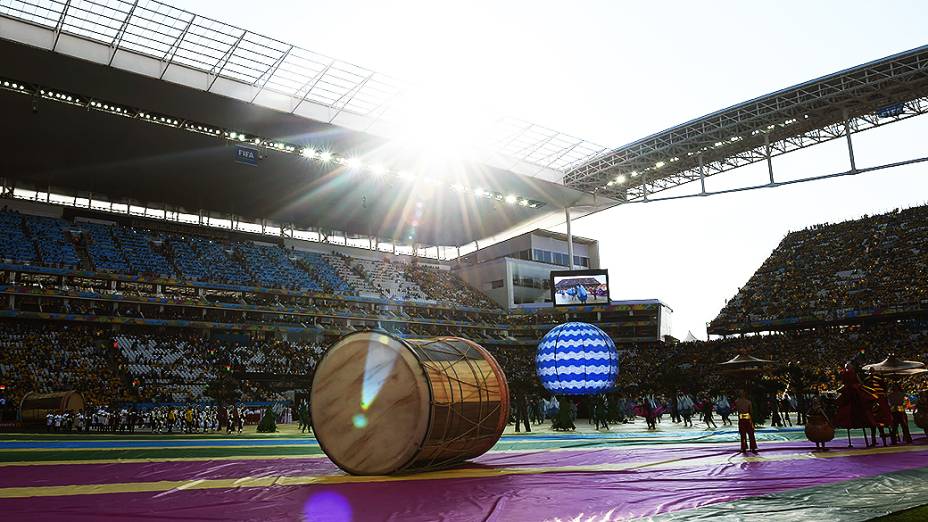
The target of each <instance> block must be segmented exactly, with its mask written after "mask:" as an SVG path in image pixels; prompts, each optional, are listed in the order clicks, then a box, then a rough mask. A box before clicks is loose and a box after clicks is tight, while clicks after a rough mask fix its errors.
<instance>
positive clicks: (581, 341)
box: [535, 323, 619, 395]
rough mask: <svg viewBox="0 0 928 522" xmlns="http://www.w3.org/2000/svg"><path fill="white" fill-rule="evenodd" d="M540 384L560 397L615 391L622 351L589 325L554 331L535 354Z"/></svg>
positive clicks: (547, 335) (563, 326) (602, 332)
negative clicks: (613, 389) (620, 352)
mask: <svg viewBox="0 0 928 522" xmlns="http://www.w3.org/2000/svg"><path fill="white" fill-rule="evenodd" d="M535 370H536V372H537V373H538V378H539V379H541V385H542V386H544V387H545V389H546V390H548V391H549V392H551V393H554V394H558V395H591V394H597V393H604V392H607V391H609V390H611V389H612V388H613V386H614V385H615V380H616V377H618V375H619V352H618V350H616V348H615V343H614V342H612V339H610V338H609V336H608V335H606V332H604V331H602V330H600V329H599V328H597V327H596V326H593V325H592V324H587V323H565V324H562V325H560V326H556V327H554V328H552V329H551V331H549V332H548V333H547V334H545V336H544V338H542V340H541V343H540V344H539V345H538V352H537V353H536V354H535Z"/></svg>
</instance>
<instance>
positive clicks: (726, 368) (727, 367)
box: [719, 353, 773, 373]
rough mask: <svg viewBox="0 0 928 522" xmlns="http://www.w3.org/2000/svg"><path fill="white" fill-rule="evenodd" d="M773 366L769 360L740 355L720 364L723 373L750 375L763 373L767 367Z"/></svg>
mask: <svg viewBox="0 0 928 522" xmlns="http://www.w3.org/2000/svg"><path fill="white" fill-rule="evenodd" d="M768 364H773V361H771V360H769V359H758V358H757V357H754V356H751V355H747V354H743V353H742V354H739V355H736V356H735V357H733V358H732V359H731V360H728V361H725V362H723V363H719V366H721V367H722V371H723V372H725V373H749V372H759V371H762V370H763V369H764V368H765V366H766V365H768Z"/></svg>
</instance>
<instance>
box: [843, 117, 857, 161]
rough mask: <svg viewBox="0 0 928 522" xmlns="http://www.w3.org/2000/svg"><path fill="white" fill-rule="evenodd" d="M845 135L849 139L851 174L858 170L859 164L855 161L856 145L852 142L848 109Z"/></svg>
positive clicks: (848, 155) (845, 119)
mask: <svg viewBox="0 0 928 522" xmlns="http://www.w3.org/2000/svg"><path fill="white" fill-rule="evenodd" d="M844 135H845V136H846V137H847V157H848V159H850V160H851V172H854V171H856V170H857V162H855V161H854V143H853V142H852V141H851V119H850V118H848V115H847V109H844Z"/></svg>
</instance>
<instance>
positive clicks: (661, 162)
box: [654, 161, 666, 169]
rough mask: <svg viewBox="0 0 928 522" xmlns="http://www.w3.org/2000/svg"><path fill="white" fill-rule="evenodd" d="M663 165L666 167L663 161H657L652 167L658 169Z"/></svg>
mask: <svg viewBox="0 0 928 522" xmlns="http://www.w3.org/2000/svg"><path fill="white" fill-rule="evenodd" d="M664 165H666V163H664V162H663V161H658V162H657V163H655V164H654V167H655V168H658V169H659V168H661V167H663V166H664Z"/></svg>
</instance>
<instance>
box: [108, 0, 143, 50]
mask: <svg viewBox="0 0 928 522" xmlns="http://www.w3.org/2000/svg"><path fill="white" fill-rule="evenodd" d="M138 5H139V0H135V2H133V3H132V7H131V8H129V12H128V13H127V14H126V19H125V20H123V21H122V25H121V26H119V31H118V32H117V33H116V38H113V43H112V44H110V47H112V48H113V52H112V53H111V54H110V61H109V62H107V63H106V65H113V60H114V59H115V58H116V51H118V50H119V44H121V43H122V39H123V37H124V36H125V35H126V28H127V27H128V26H129V19H130V18H132V15H133V14H134V13H135V8H136V7H138Z"/></svg>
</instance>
